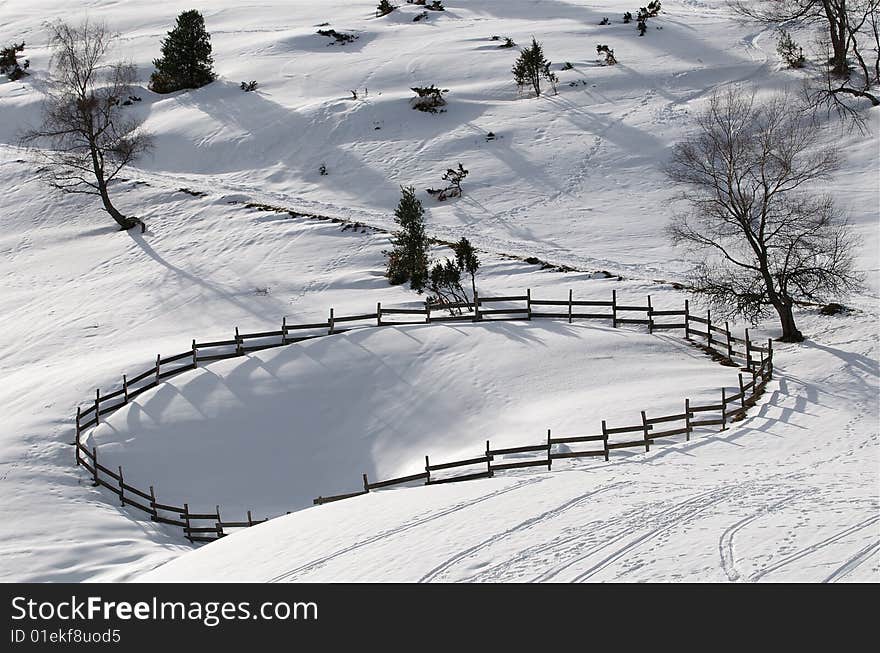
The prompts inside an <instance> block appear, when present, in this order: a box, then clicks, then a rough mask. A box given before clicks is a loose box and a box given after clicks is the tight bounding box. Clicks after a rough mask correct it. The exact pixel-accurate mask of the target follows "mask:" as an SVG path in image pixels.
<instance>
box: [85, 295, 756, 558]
mask: <svg viewBox="0 0 880 653" xmlns="http://www.w3.org/2000/svg"><path fill="white" fill-rule="evenodd" d="M453 313H458V314H453ZM633 316H635V317H633ZM542 318H548V319H561V320H567V321H568V322H569V323H571V322H573V321H575V320H578V321H580V320H607V321H610V323H611V325H612V326H613V327H617V326H619V325H626V324H637V325H645V326H646V327H647V329H648V332H649V333H653V332H655V331H661V330H670V329H672V330H682V331H683V335H684V337H685V338H686V339H687V340H689V341H692V342H694V343H695V344H696V345H698V346H700V347H701V348H702V349H704V350H705V351H707V352H708V353H710V354H711V355H712V357H713V358H714V359H715V360H716V361H718V362H720V363H722V364H724V365H728V366H736V367H739V368H740V372H739V374H738V381H739V383H738V387H734V388H732V391H730V390H729V389H728V388H720V389H719V401H718V403H715V404H707V405H694V404H691V402H690V400H689V399H687V398H685V399H683V400H682V412H680V413H677V414H674V415H651V416H648V415H647V414H646V412H645V411H641V416H640V417H641V419H640V420H639V422H638V423H633V424H631V425H628V426H620V425H608V424H606V422H605V420H602V421H601V430H598V429H597V432H595V433H591V434H578V435H571V436H558V435H557V436H554V435H553V433H552V431H551V430H549V429H548V431H547V438H546V440H542V441H541V442H539V443H535V444H534V445H527V446H521V447H508V448H492V446H491V443H490V441H489V440H487V441H486V448H485V451H483V452H481V453H480V455H478V456H474V457H472V458H468V459H465V460H457V461H449V462H441V463H437V462H432V461H431V460H430V459H429V457H428V456H425V465H424V471H423V472H420V473H418V474H412V475H408V476H402V477H398V478H392V479H386V480H375V481H370V479H369V478H368V477H367V475H366V474H364V475H363V477H362V479H360V480H361V481H362V486H361V487H360V489H358V490H357V491H354V492H346V493H343V494H336V495H332V496H319V497H318V498H316V499H315V500H314V503H315V504H323V503H328V502H331V501H339V500H341V499H347V498H350V497H355V496H359V495H361V494H366V493H367V492H370V491H371V490H376V489H379V488H385V487H390V486H394V485H406V484H412V483H419V482H421V483H423V484H426V485H432V484H438V483H451V482H457V481H466V480H471V479H476V478H490V477H492V476H494V475H495V474H496V473H497V472H501V471H504V470H511V469H521V468H525V467H544V466H546V467H547V469H548V470H549V469H552V467H553V461H554V460H559V459H564V458H581V457H592V456H601V457H603V458H604V459H605V460H606V461H608V460H610V457H609V454H610V452H611V451H613V450H615V449H624V448H630V447H639V448H640V447H644V448H645V451H649V450H650V448H651V445H652V444H654V441H655V440H660V439H664V440H665V439H668V438H672V437H675V436H680V435H684V436H685V439H686V440H690V434H691V433H692V432H693V430H694V429H696V428H700V427H711V426H720V428H721V430H723V429H725V428H726V426H727V424H728V422H732V421H737V420H739V419H742V418H743V417H744V416H745V414H746V411H747V410H748V408H750V407H751V406H753V405H754V404H755V403H756V401H757V399H758V397H759V396H760V395H761V394H762V393H763V391H764V388H765V387H766V385H767V383H768V381H770V379H771V378H772V376H773V345H772V341H770V340H768V341H767V344H766V346H761V345H758V344H756V343H754V342H753V341H752V340H751V339H750V338H749V332H748V329H746V330H745V333H744V337H737V336H735V335H733V334H732V333H731V331H730V329H729V328H728V325H727V323H726V322H725V323H723V327H722V326H721V324H718V323H713V321H712V317H711V313H709V312H707V313H706V317H701V316H698V315H694V314H692V313H690V311H689V308H688V302H687V301H685V302H684V307H683V309H681V310H657V309H655V308H654V307H653V306H652V305H651V297H650V296H648V298H647V301H646V303H645V304H643V305H627V304H619V303H618V302H617V292H616V291H612V294H611V299H610V300H609V301H596V300H575V299H574V298H573V295H572V292H571V291H569V293H568V299H561V300H552V299H537V298H533V297H532V293H531V291H530V290H526V292H525V294H523V295H510V296H496V297H479V296H478V297H475V301H474V302H470V303H460V304H443V305H440V304H434V305H431V304H427V303H426V304H425V307H424V308H383V307H382V304H381V303H379V304H377V305H376V312H375V313H367V314H360V315H347V316H345V315H336V314H335V312H334V310H333V309H332V308H331V309H330V313H329V316H328V318H327V321H326V322H317V323H311V324H288V323H287V319H286V318H284V319H283V320H282V322H281V328H280V329H279V330H278V331H263V332H257V333H240V332H239V330H238V327H236V328H235V336H234V337H233V338H231V339H229V340H216V341H211V342H201V343H199V342H196V341H195V340H193V341H192V347H191V348H190V349H189V350H188V351H185V352H182V353H179V354H175V355H172V356H165V357H163V356H161V355H157V356H156V363H155V365H153V366H152V367H150V368H149V369H147V370H145V371H143V372H141V373H139V374H136V375H133V376H128V375H126V374H123V375H122V383H121V385H120V386H119V387H117V388H115V389H113V390H112V391H110V392H104V393H102V392H101V390H100V389H98V390H96V391H95V399H94V400H93V401H91V402H89V404H88V406H87V407H85V408H82V407H78V408H77V411H76V439H75V452H76V453H75V457H76V464H77V465H81V466H83V467H84V468H85V469H86V470H87V471H88V472H89V474H90V475H91V477H92V481H93V484H94V485H95V486H99V485H100V486H103V487H105V488H107V489H108V490H110V491H111V492H113V493H114V494H116V496H117V497H118V498H119V500H120V502H121V504H122V505H123V506H131V507H133V508H136V509H138V510H141V511H143V512H145V513H147V514H148V515H149V516H150V519H151V520H152V521H155V522H158V523H162V524H170V525H172V526H178V527H180V528H182V529H183V532H184V535H185V536H186V537H187V539H189V540H190V541H193V542H211V541H213V540H215V539H218V538H220V537H223V536H224V535H226V534H228V532H229V531H230V530H233V529H238V528H247V527H249V526H254V525H255V524H259V523H262V522H264V521H266V519H265V518H264V519H254V518H253V515H252V511H250V510H249V511H248V512H247V516H246V519H245V518H240V519H238V520H226V519H224V518H223V517H222V516H221V512H220V506H215V507H214V509H213V510H212V511H210V512H198V511H194V510H191V509H190V505H189V503H183V504H182V505H174V504H171V503H164V502H162V501H160V498H159V497H158V496H157V492H156V489H155V488H154V487H153V486H150V487H149V490H144V489H142V488H137V487H135V486H133V485H131V484H129V483H126V482H125V475H124V473H123V469H122V467H121V466H120V467H117V468H116V470H113V469H110V468H108V467H106V466H105V465H103V464H101V462H100V458H99V452H98V449H97V447H94V446H93V447H91V448H89V447H87V446H85V444H84V443H83V435H84V434H85V433H86V432H87V431H88V430H89V429H91V428H93V427H95V426H97V425H99V424H100V423H101V420H102V419H103V418H104V416H106V415H108V414H111V413H113V412H115V411H116V410H118V409H119V408H122V407H123V406H125V405H126V404H128V403H129V402H130V401H132V400H133V399H134V398H136V397H137V396H139V395H140V394H142V393H144V392H146V391H148V390H150V389H152V388H155V387H156V386H158V385H159V384H160V383H161V382H162V381H163V380H164V379H168V378H170V377H172V376H176V375H178V374H183V373H185V372H187V371H189V370H193V369H195V368H196V367H197V366H198V364H199V363H200V362H208V361H215V360H222V359H226V358H234V357H236V356H244V355H245V354H248V353H250V352H254V351H260V350H262V349H270V348H272V347H284V346H287V345H290V344H293V343H297V342H301V341H303V340H308V339H311V338H320V337H323V336H328V335H333V334H337V333H344V332H345V331H349V330H351V329H352V328H368V327H373V328H376V327H383V326H398V325H405V324H443V323H447V322H456V321H468V322H497V321H523V320H525V321H530V320H533V319H542ZM657 318H660V319H661V321H657ZM340 325H343V326H342V327H340ZM694 338H697V339H698V340H694ZM743 373H745V375H746V376H745V377H744V376H743ZM634 421H635V420H634ZM570 445H575V446H576V447H578V449H576V450H572V449H571V446H570ZM583 447H592V448H583ZM563 448H565V449H566V450H561V449H563ZM522 454H527V455H528V456H529V457H528V458H526V459H519V458H518V459H514V460H506V459H505V458H503V457H504V456H510V455H522ZM447 470H456V471H455V472H449V471H447ZM358 485H359V486H360V485H361V484H360V483H358Z"/></svg>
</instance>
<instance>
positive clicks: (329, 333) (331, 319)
mask: <svg viewBox="0 0 880 653" xmlns="http://www.w3.org/2000/svg"><path fill="white" fill-rule="evenodd" d="M327 326H328V327H329V330H328V331H327V335H331V334H332V333H333V309H332V308H331V309H330V317H329V318H328V319H327Z"/></svg>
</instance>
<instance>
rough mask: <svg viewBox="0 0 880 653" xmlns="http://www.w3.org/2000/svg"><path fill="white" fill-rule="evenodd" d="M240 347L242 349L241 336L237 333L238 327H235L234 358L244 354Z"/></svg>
mask: <svg viewBox="0 0 880 653" xmlns="http://www.w3.org/2000/svg"><path fill="white" fill-rule="evenodd" d="M241 347H242V341H241V336H240V335H239V333H238V327H235V354H236V356H241V355H242V354H244V352H243V351H242V348H241Z"/></svg>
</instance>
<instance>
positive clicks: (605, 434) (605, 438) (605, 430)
mask: <svg viewBox="0 0 880 653" xmlns="http://www.w3.org/2000/svg"><path fill="white" fill-rule="evenodd" d="M602 441H603V442H604V444H605V462H606V463H607V462H608V428H607V427H606V426H605V420H604V419H603V420H602Z"/></svg>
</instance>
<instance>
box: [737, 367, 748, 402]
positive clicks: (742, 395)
mask: <svg viewBox="0 0 880 653" xmlns="http://www.w3.org/2000/svg"><path fill="white" fill-rule="evenodd" d="M738 376H739V403H740V406H741V407H742V408H745V407H746V388H745V384H743V375H742V372H740V373H739V375H738Z"/></svg>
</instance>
